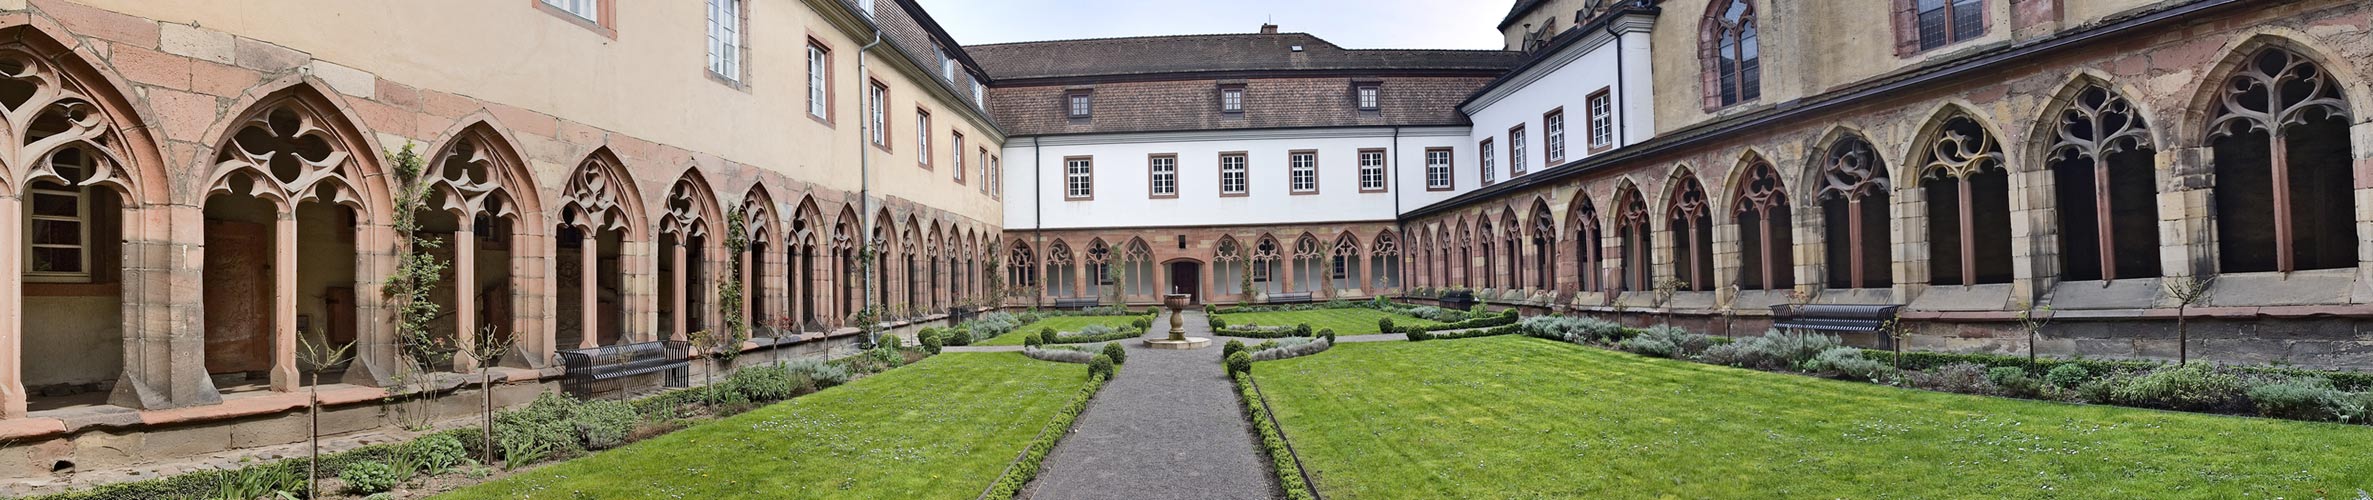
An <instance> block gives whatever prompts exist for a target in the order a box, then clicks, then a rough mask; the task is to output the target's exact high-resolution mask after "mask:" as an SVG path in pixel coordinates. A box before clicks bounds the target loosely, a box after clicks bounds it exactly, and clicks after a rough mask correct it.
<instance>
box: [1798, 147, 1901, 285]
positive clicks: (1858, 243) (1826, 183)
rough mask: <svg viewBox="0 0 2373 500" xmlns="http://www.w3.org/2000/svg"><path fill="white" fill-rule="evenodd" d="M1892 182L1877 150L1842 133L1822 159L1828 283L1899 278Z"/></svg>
mask: <svg viewBox="0 0 2373 500" xmlns="http://www.w3.org/2000/svg"><path fill="white" fill-rule="evenodd" d="M1892 191H1894V184H1893V183H1892V182H1889V180H1888V178H1887V166H1886V165H1883V164H1881V163H1880V160H1879V155H1878V152H1877V151H1873V150H1872V149H1871V148H1870V143H1869V142H1867V141H1863V140H1862V138H1859V137H1850V136H1849V137H1844V138H1840V139H1838V140H1837V142H1836V143H1834V144H1832V145H1831V146H1830V147H1829V152H1828V154H1827V155H1825V156H1824V157H1822V159H1821V190H1820V192H1819V194H1817V195H1815V196H1817V197H1819V198H1820V199H1821V226H1822V234H1823V239H1824V240H1826V241H1823V242H1822V245H1821V249H1822V253H1823V255H1826V256H1827V258H1828V261H1829V265H1828V268H1829V287H1830V288H1886V287H1889V286H1893V285H1894V283H1895V275H1894V271H1893V269H1894V266H1893V265H1891V261H1890V260H1889V259H1888V258H1887V255H1888V253H1887V245H1888V244H1889V242H1890V237H1889V236H1888V234H1887V213H1888V209H1887V200H1888V197H1889V194H1888V193H1890V192H1892Z"/></svg>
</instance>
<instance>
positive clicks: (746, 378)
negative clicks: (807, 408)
mask: <svg viewBox="0 0 2373 500" xmlns="http://www.w3.org/2000/svg"><path fill="white" fill-rule="evenodd" d="M934 338H936V337H934ZM926 345H928V344H926ZM806 385H807V381H806V380H800V377H799V375H797V374H793V373H791V370H790V369H787V368H783V367H780V366H758V367H751V368H743V369H741V370H740V371H735V372H733V375H732V376H730V377H727V378H726V379H725V384H724V386H725V387H726V389H727V390H731V391H734V392H737V393H740V394H741V399H746V400H749V401H753V402H760V403H766V402H774V401H782V400H785V399H791V397H792V396H796V395H798V394H799V391H800V390H801V389H804V388H805V386H806Z"/></svg>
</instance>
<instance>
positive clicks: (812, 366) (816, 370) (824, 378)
mask: <svg viewBox="0 0 2373 500" xmlns="http://www.w3.org/2000/svg"><path fill="white" fill-rule="evenodd" d="M783 369H784V370H787V371H789V372H791V374H793V375H800V376H805V377H806V378H807V380H808V383H811V384H815V385H816V389H817V390H822V389H824V388H826V387H832V386H836V385H841V384H846V383H849V369H848V368H845V367H842V366H840V365H836V364H832V363H828V362H825V361H824V360H823V359H822V358H798V359H793V360H791V361H786V362H784V363H783Z"/></svg>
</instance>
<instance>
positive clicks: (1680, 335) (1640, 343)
mask: <svg viewBox="0 0 2373 500" xmlns="http://www.w3.org/2000/svg"><path fill="white" fill-rule="evenodd" d="M1713 346H1714V340H1713V338H1712V337H1707V336H1705V335H1702V334H1697V333H1690V332H1689V331H1688V330H1683V329H1681V328H1679V327H1673V326H1659V327H1655V328H1649V329H1648V330H1647V331H1646V332H1645V333H1642V334H1640V335H1639V336H1636V337H1632V338H1629V339H1624V341H1623V343H1621V344H1617V347H1618V348H1621V349H1623V350H1625V351H1630V352H1633V353H1637V354H1640V355H1643V356H1653V357H1659V358H1675V357H1683V356H1689V355H1692V354H1696V353H1699V352H1704V351H1705V350H1706V349H1708V348H1710V347H1713ZM1725 364H1727V363H1725Z"/></svg>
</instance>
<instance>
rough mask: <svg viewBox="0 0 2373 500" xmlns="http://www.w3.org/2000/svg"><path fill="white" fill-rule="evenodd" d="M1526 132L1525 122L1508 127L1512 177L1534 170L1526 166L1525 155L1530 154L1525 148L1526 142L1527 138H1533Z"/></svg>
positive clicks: (1509, 160)
mask: <svg viewBox="0 0 2373 500" xmlns="http://www.w3.org/2000/svg"><path fill="white" fill-rule="evenodd" d="M1524 132H1525V124H1522V123H1518V124H1516V126H1514V127H1508V178H1510V179H1514V178H1516V176H1519V175H1524V174H1525V173H1526V172H1531V171H1532V170H1531V169H1528V168H1526V167H1525V166H1524V160H1525V157H1526V156H1529V155H1530V153H1529V152H1527V151H1525V150H1524V149H1525V142H1526V139H1530V138H1531V137H1529V136H1526V135H1524Z"/></svg>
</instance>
